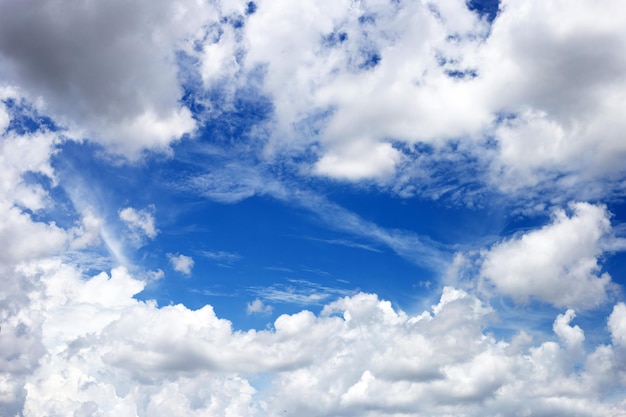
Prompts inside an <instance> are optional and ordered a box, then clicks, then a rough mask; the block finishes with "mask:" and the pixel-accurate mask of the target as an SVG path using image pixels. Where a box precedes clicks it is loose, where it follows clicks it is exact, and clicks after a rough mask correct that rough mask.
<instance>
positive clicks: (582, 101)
mask: <svg viewBox="0 0 626 417" xmlns="http://www.w3.org/2000/svg"><path fill="white" fill-rule="evenodd" d="M231 3H233V2H228V1H224V2H221V7H222V9H223V12H222V13H223V15H224V16H225V17H226V16H228V17H231V19H230V20H229V19H226V18H225V19H222V22H226V23H222V24H218V25H217V27H219V29H216V26H211V30H210V31H207V36H205V38H204V41H203V42H201V43H202V44H203V47H202V48H200V49H199V50H198V51H195V52H194V53H195V55H196V56H197V58H198V59H199V60H200V61H201V62H202V68H201V73H202V75H203V80H204V82H205V85H206V86H207V87H209V88H210V87H212V86H215V85H222V84H223V83H224V80H230V81H231V83H230V84H229V85H240V83H241V82H242V77H241V74H242V73H247V74H256V73H258V72H259V71H260V72H261V73H262V76H261V77H262V80H261V84H260V85H261V91H262V92H264V93H265V94H267V95H268V96H269V97H271V99H272V104H273V106H274V118H273V120H272V124H271V126H272V130H273V133H272V135H271V139H270V142H269V143H268V146H267V151H268V154H272V153H277V152H288V153H289V152H296V153H297V152H301V151H306V150H308V151H312V152H313V153H314V154H315V155H316V157H317V161H315V162H314V163H313V164H312V166H311V167H310V170H309V171H308V172H310V173H312V174H316V175H323V176H328V177H331V178H336V179H343V180H350V181H359V180H364V179H378V180H379V181H383V182H384V181H387V182H389V183H391V182H392V181H393V180H395V181H398V180H400V181H403V182H404V183H406V184H404V187H401V189H403V190H407V189H410V187H411V186H415V183H416V182H417V181H424V180H425V178H424V176H423V175H422V176H419V175H418V173H419V172H420V168H422V167H423V163H422V161H421V160H418V161H416V160H415V155H414V154H412V153H410V152H409V153H407V152H406V150H407V149H411V148H412V147H413V146H414V145H418V144H426V145H431V146H434V147H435V149H440V150H442V152H443V154H442V155H439V154H438V153H435V154H432V155H429V157H430V158H434V157H435V156H437V161H438V163H440V164H444V165H445V164H446V163H447V162H450V161H454V157H453V156H452V155H450V153H452V154H454V153H464V154H469V155H470V156H471V157H472V158H476V159H478V160H479V161H480V164H481V165H480V166H481V167H482V168H481V169H482V170H483V172H482V176H481V180H482V181H484V182H486V183H488V184H490V185H493V186H495V187H496V188H498V189H500V190H501V191H505V192H515V191H519V190H520V189H529V187H538V186H545V187H548V188H549V187H554V186H557V187H559V188H560V189H570V188H571V187H572V186H573V185H574V186H579V187H581V190H579V191H581V192H582V188H584V191H585V192H586V193H587V194H589V196H590V197H596V198H597V197H599V196H600V195H601V194H602V192H605V191H606V190H607V188H611V187H613V186H616V185H615V184H614V183H613V181H616V180H617V179H618V178H619V177H620V176H621V175H622V174H623V167H622V165H621V164H620V161H621V160H623V157H624V154H625V152H626V148H624V141H623V140H621V137H620V133H619V132H622V131H623V130H624V125H623V118H622V117H621V115H620V111H621V107H622V106H621V105H620V103H622V102H623V101H624V93H623V92H624V91H626V89H625V88H624V87H625V83H626V78H625V77H624V73H625V69H626V60H625V59H624V57H623V54H620V53H616V51H621V50H623V49H624V47H625V44H626V36H625V35H624V31H623V30H622V27H623V26H624V24H626V18H625V17H624V14H623V13H622V12H621V9H622V5H621V3H620V2H619V1H615V0H606V1H603V2H602V5H601V6H600V5H594V6H591V5H589V4H588V3H585V2H575V3H574V4H572V3H571V2H568V1H557V2H552V3H549V4H547V3H545V2H543V1H540V0H525V1H507V0H504V1H501V2H500V8H499V11H498V14H497V17H496V18H495V20H494V21H493V23H492V24H490V23H488V22H487V21H486V20H485V18H484V17H480V16H479V15H478V14H477V13H475V12H474V11H471V10H469V9H468V7H467V4H466V3H467V2H465V1H464V0H454V1H447V2H426V3H425V2H405V3H392V4H390V3H389V2H386V1H376V0H371V1H362V2H357V3H355V2H349V1H325V2H319V1H317V2H308V1H306V2H299V3H298V4H297V5H295V4H291V3H289V4H284V3H283V2H277V1H263V0H261V1H258V2H255V3H254V4H255V6H254V13H252V14H246V13H245V11H244V8H243V7H242V6H241V5H239V6H235V5H234V4H231ZM232 16H239V17H238V18H237V19H234V20H233V18H232ZM277 21H280V22H281V24H280V25H277V24H276V22H277ZM233 22H238V24H234V23H233ZM215 33H219V36H217V35H215ZM237 57H241V58H237ZM259 68H262V70H259ZM253 78H254V77H253ZM257 78H258V77H256V78H254V83H255V85H257V84H258V79H257ZM446 143H454V144H455V146H453V147H452V152H450V149H447V148H446V147H445V146H444V145H445V144H446ZM418 149H419V148H418ZM394 174H397V175H394ZM392 179H393V180H392ZM554 180H557V182H556V184H555V183H554V182H551V181H554ZM589 184H594V185H595V188H594V187H589ZM583 186H585V187H583ZM617 186H618V187H620V185H619V184H617ZM599 189H600V190H599Z"/></svg>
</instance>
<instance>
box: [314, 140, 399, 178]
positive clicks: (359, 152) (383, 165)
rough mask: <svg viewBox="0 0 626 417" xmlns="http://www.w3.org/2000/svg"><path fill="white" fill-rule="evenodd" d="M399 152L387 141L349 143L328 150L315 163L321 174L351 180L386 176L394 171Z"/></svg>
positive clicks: (316, 170) (316, 169)
mask: <svg viewBox="0 0 626 417" xmlns="http://www.w3.org/2000/svg"><path fill="white" fill-rule="evenodd" d="M400 159H401V154H400V152H399V151H397V150H396V149H394V148H393V147H392V146H391V144H389V143H381V144H378V145H376V146H374V147H372V146H370V144H369V143H367V141H359V142H354V143H351V144H350V146H349V147H348V149H343V150H341V151H339V152H336V151H330V152H329V153H327V154H325V155H324V156H322V158H321V159H320V160H319V161H317V163H316V164H315V172H316V173H318V174H321V175H326V176H329V177H334V178H338V179H348V180H351V181H355V180H362V179H370V178H377V177H388V176H390V175H392V174H394V172H395V168H396V164H397V163H398V162H399V161H400Z"/></svg>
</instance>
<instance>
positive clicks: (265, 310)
mask: <svg viewBox="0 0 626 417" xmlns="http://www.w3.org/2000/svg"><path fill="white" fill-rule="evenodd" d="M273 310H274V308H273V307H272V306H270V305H267V304H265V303H263V301H261V300H260V299H258V298H257V299H255V300H254V301H251V302H249V303H248V304H246V313H247V314H271V312H272V311H273Z"/></svg>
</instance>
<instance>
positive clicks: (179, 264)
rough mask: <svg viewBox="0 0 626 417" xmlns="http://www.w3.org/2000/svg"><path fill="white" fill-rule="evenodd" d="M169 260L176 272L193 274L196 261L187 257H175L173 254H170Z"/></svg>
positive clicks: (168, 255)
mask: <svg viewBox="0 0 626 417" xmlns="http://www.w3.org/2000/svg"><path fill="white" fill-rule="evenodd" d="M167 258H168V259H169V260H170V263H171V264H172V267H173V268H174V270H176V271H178V272H182V273H183V274H185V275H190V274H191V269H192V268H193V265H194V261H193V258H192V257H190V256H186V255H180V254H179V255H174V254H173V253H168V254H167Z"/></svg>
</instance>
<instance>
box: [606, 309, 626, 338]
mask: <svg viewBox="0 0 626 417" xmlns="http://www.w3.org/2000/svg"><path fill="white" fill-rule="evenodd" d="M609 330H611V336H612V337H613V343H614V344H616V345H618V346H622V347H625V348H626V305H625V304H624V303H619V304H617V305H615V307H614V308H613V312H612V313H611V316H610V317H609Z"/></svg>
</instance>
